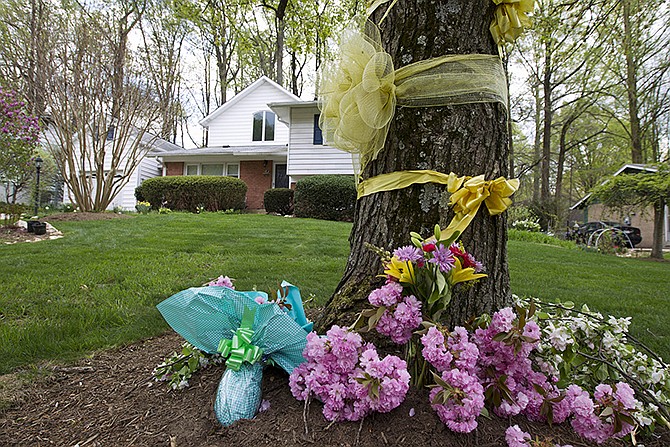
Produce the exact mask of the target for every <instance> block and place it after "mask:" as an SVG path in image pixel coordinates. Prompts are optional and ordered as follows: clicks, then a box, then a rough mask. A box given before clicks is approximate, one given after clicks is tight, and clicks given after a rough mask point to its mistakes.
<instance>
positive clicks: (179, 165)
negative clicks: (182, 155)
mask: <svg viewBox="0 0 670 447" xmlns="http://www.w3.org/2000/svg"><path fill="white" fill-rule="evenodd" d="M165 175H184V163H183V162H181V161H180V162H174V161H168V162H166V163H165Z"/></svg>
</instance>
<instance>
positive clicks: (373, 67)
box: [319, 18, 507, 171]
mask: <svg viewBox="0 0 670 447" xmlns="http://www.w3.org/2000/svg"><path fill="white" fill-rule="evenodd" d="M319 96H320V101H319V107H320V108H321V117H320V120H319V124H320V126H321V129H322V131H323V133H324V135H325V139H326V141H327V142H328V143H329V144H331V145H332V146H335V147H337V148H339V149H342V150H344V151H347V152H351V153H354V154H359V157H360V158H359V164H360V168H359V170H360V171H363V169H364V168H365V166H366V165H367V163H368V162H370V161H371V160H374V159H375V158H377V155H378V154H379V152H380V151H381V149H382V148H383V147H384V143H385V141H386V135H387V133H388V129H389V125H390V123H391V119H392V118H393V115H394V114H395V108H396V104H397V105H399V106H406V107H427V106H444V105H455V104H466V103H481V102H500V103H501V104H503V106H505V107H507V82H506V78H505V72H504V68H503V66H502V62H501V61H500V58H499V57H498V56H495V55H490V54H464V55H451V56H441V57H437V58H433V59H428V60H424V61H419V62H415V63H413V64H409V65H406V66H404V67H402V68H400V69H398V70H395V69H394V67H393V60H392V58H391V56H390V55H389V54H388V53H386V52H385V51H384V49H383V48H382V45H381V37H380V33H379V28H378V27H377V26H376V25H375V24H374V23H372V22H370V21H369V20H362V19H361V18H357V19H356V20H355V21H354V22H353V23H352V24H351V25H350V26H349V27H347V29H345V31H344V33H343V35H342V37H341V39H340V54H339V58H338V60H337V61H336V62H335V63H333V64H330V65H329V69H328V70H327V71H324V73H323V79H322V82H321V87H320V89H319Z"/></svg>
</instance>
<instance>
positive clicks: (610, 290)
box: [508, 241, 670, 359]
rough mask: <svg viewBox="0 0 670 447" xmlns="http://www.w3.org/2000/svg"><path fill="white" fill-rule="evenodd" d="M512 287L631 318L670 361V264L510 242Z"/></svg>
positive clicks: (637, 330)
mask: <svg viewBox="0 0 670 447" xmlns="http://www.w3.org/2000/svg"><path fill="white" fill-rule="evenodd" d="M508 249H509V250H508V251H509V264H510V279H511V284H512V291H513V292H514V293H516V294H517V295H520V296H534V297H537V298H540V299H542V300H551V301H573V302H575V303H576V304H578V305H581V304H584V303H586V304H588V306H589V307H590V308H591V310H597V311H599V312H601V313H603V314H611V315H616V316H632V317H633V323H632V325H631V332H632V333H633V335H634V336H636V337H639V338H641V339H643V340H644V342H645V344H647V345H648V346H650V347H651V348H653V349H654V350H655V351H656V352H658V353H660V354H661V355H662V356H663V358H665V359H670V262H656V261H650V260H648V259H643V258H619V257H616V256H609V255H602V254H599V253H593V252H585V251H581V250H575V249H572V250H570V249H567V248H563V247H556V246H549V245H541V244H534V243H526V242H521V241H510V242H509V244H508Z"/></svg>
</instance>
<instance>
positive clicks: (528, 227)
mask: <svg viewBox="0 0 670 447" xmlns="http://www.w3.org/2000/svg"><path fill="white" fill-rule="evenodd" d="M512 228H514V229H515V230H520V231H531V232H534V233H539V232H540V231H541V230H542V228H540V224H539V223H537V221H535V220H531V219H525V220H515V221H514V222H513V223H512Z"/></svg>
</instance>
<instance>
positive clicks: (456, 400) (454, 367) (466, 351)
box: [421, 326, 484, 433]
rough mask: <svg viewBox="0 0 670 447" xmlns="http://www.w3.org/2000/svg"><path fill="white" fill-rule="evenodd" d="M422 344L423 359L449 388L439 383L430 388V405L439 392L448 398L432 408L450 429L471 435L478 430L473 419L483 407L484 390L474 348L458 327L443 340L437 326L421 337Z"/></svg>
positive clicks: (477, 354) (464, 332)
mask: <svg viewBox="0 0 670 447" xmlns="http://www.w3.org/2000/svg"><path fill="white" fill-rule="evenodd" d="M421 344H422V345H423V349H422V351H421V354H422V355H423V357H424V359H426V361H428V362H429V363H430V364H431V365H433V366H434V367H435V369H437V370H438V371H439V372H441V373H442V380H443V381H444V382H446V383H447V384H448V385H449V389H445V388H443V387H442V386H439V382H438V386H436V387H435V388H433V390H432V391H431V394H430V399H431V402H434V399H435V397H436V396H437V395H438V394H440V393H449V396H450V397H449V399H448V400H447V402H446V403H433V404H432V407H433V409H434V410H435V411H436V412H437V414H438V416H439V417H440V420H442V422H444V423H445V424H446V425H447V427H449V428H450V429H451V430H453V431H455V432H460V433H469V432H471V431H472V430H474V429H475V428H477V420H476V419H477V416H479V414H480V413H481V411H482V408H483V407H484V388H483V387H482V385H481V384H480V383H479V380H478V377H477V375H476V372H477V358H478V356H479V350H478V349H477V346H476V345H475V344H474V343H472V342H470V339H469V336H468V331H467V330H466V329H465V328H463V327H460V326H458V327H456V328H455V329H454V331H453V332H452V333H450V334H448V337H447V339H446V340H445V338H444V334H443V333H442V332H441V331H440V330H439V329H438V328H437V327H435V326H433V327H430V328H428V332H426V334H424V335H423V336H422V337H421Z"/></svg>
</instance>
